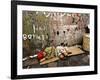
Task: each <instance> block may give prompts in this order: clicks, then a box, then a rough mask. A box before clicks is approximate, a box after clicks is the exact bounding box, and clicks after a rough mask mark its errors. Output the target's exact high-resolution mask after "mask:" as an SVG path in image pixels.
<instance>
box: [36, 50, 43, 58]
mask: <svg viewBox="0 0 100 80" xmlns="http://www.w3.org/2000/svg"><path fill="white" fill-rule="evenodd" d="M37 55H38V56H37V57H38V59H39V60H40V59H42V58H43V57H44V55H43V51H40V52H38V53H37Z"/></svg>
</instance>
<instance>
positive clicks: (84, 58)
mask: <svg viewBox="0 0 100 80" xmlns="http://www.w3.org/2000/svg"><path fill="white" fill-rule="evenodd" d="M89 60H90V55H89V52H85V53H84V54H80V55H75V56H70V57H65V58H64V59H63V60H58V61H55V62H51V63H48V64H44V65H40V64H39V61H38V60H37V59H36V58H34V59H29V60H27V61H24V62H23V68H24V69H26V68H27V69H30V68H49V67H71V66H87V65H89V63H90V62H89Z"/></svg>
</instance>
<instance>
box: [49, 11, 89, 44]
mask: <svg viewBox="0 0 100 80" xmlns="http://www.w3.org/2000/svg"><path fill="white" fill-rule="evenodd" d="M88 24H89V14H84V13H83V14H79V13H66V14H65V13H56V12H55V13H52V15H51V16H50V25H49V27H50V38H51V40H54V44H55V45H59V44H60V43H62V42H64V43H65V44H66V43H67V44H68V45H69V46H71V45H74V44H78V43H81V42H82V36H83V33H84V31H85V30H84V28H85V27H86V26H88ZM57 33H58V34H57Z"/></svg>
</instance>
